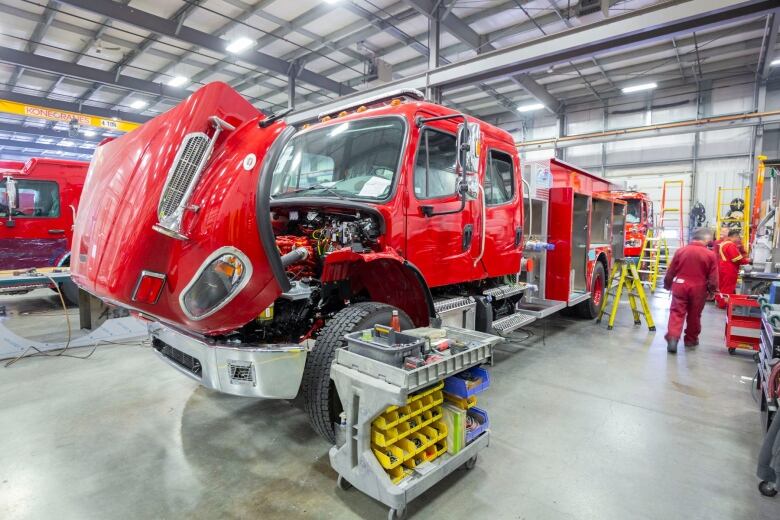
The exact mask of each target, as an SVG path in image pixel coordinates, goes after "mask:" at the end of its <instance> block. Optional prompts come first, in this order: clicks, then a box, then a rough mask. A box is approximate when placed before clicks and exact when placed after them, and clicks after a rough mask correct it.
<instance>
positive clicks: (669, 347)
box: [666, 338, 678, 354]
mask: <svg viewBox="0 0 780 520" xmlns="http://www.w3.org/2000/svg"><path fill="white" fill-rule="evenodd" d="M677 341H678V338H666V351H667V352H668V353H670V354H677Z"/></svg>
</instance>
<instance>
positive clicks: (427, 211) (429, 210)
mask: <svg viewBox="0 0 780 520" xmlns="http://www.w3.org/2000/svg"><path fill="white" fill-rule="evenodd" d="M467 190H468V187H467V186H466V183H465V182H461V183H460V185H459V186H458V191H459V192H460V207H459V208H457V209H451V210H447V211H434V210H433V206H420V209H421V210H422V212H423V215H425V216H426V217H433V216H438V215H454V214H455V213H460V212H461V211H463V210H464V209H465V208H466V201H467V197H466V192H467Z"/></svg>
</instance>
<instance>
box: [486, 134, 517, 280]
mask: <svg viewBox="0 0 780 520" xmlns="http://www.w3.org/2000/svg"><path fill="white" fill-rule="evenodd" d="M518 166H519V164H518V162H517V160H516V154H514V153H513V152H512V150H511V148H510V149H507V147H506V145H504V144H498V145H496V146H490V145H489V146H488V149H487V154H486V156H485V168H484V171H485V175H484V180H483V181H482V183H483V184H482V186H483V189H484V192H485V198H484V201H485V214H486V217H487V218H486V224H485V225H486V227H485V230H486V236H485V251H484V253H483V255H482V263H483V264H484V266H485V270H486V271H487V275H488V276H490V277H493V276H503V275H508V274H517V273H519V272H520V259H521V257H522V254H521V248H522V238H523V236H522V224H521V223H522V221H523V220H522V219H523V204H522V198H521V196H522V193H521V189H520V180H519V179H520V169H519V167H518Z"/></svg>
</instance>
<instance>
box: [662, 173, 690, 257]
mask: <svg viewBox="0 0 780 520" xmlns="http://www.w3.org/2000/svg"><path fill="white" fill-rule="evenodd" d="M684 191H685V183H684V182H683V181H682V180H676V181H664V184H663V191H662V192H661V214H660V215H659V218H658V227H659V228H660V231H661V232H660V234H659V236H660V237H663V238H664V239H666V242H667V247H666V257H667V258H668V259H671V258H672V256H674V252H675V251H677V250H678V249H680V248H681V247H682V246H683V245H685V242H684V236H683V230H684V229H685V227H684V224H683V192H684ZM665 268H666V265H664V269H665Z"/></svg>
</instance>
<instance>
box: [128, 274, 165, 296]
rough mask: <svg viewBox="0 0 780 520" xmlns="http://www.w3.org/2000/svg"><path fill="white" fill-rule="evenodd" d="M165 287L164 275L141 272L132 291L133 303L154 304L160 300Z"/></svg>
mask: <svg viewBox="0 0 780 520" xmlns="http://www.w3.org/2000/svg"><path fill="white" fill-rule="evenodd" d="M164 285H165V275H164V274H160V273H155V272H152V271H141V276H140V277H139V278H138V283H137V284H135V291H133V301H134V302H141V303H150V304H155V303H157V300H159V299H160V294H161V293H162V288H163V286H164Z"/></svg>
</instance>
